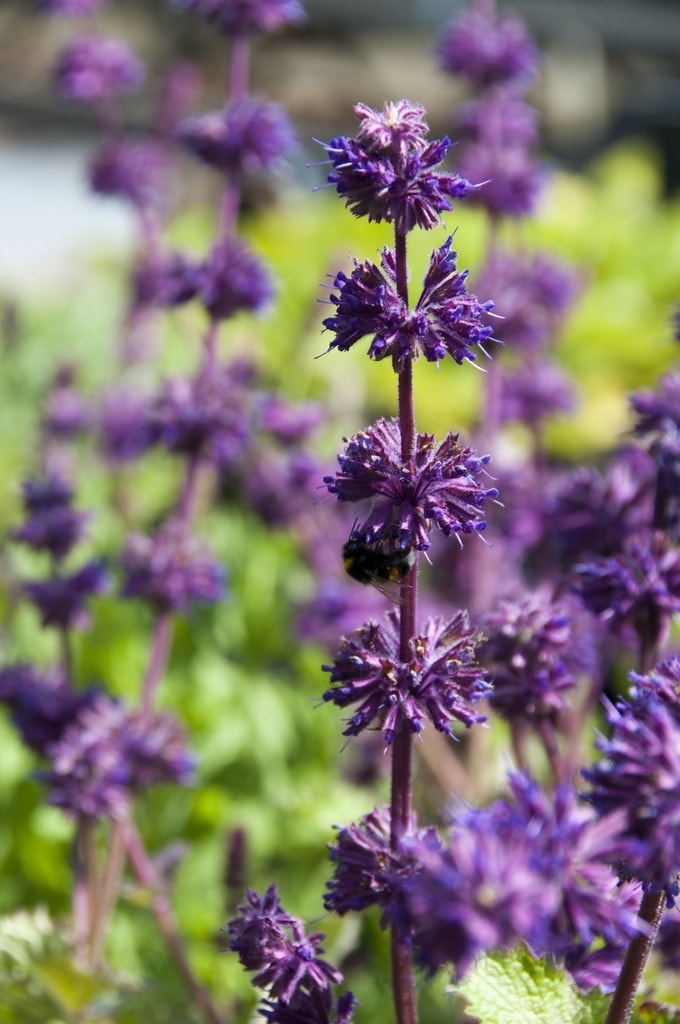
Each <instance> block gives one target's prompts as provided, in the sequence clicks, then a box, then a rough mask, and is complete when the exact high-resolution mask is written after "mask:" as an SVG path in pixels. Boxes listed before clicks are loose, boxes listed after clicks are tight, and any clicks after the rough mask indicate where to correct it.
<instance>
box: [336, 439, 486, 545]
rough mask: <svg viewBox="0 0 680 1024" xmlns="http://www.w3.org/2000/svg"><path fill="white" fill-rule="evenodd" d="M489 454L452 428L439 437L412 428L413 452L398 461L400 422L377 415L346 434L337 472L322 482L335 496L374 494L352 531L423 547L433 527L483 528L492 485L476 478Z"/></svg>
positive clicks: (454, 530)
mask: <svg viewBox="0 0 680 1024" xmlns="http://www.w3.org/2000/svg"><path fill="white" fill-rule="evenodd" d="M488 461H489V458H488V456H478V455H475V454H474V452H473V451H472V449H471V448H464V447H463V446H462V445H461V444H460V442H459V435H458V434H448V435H447V437H445V438H444V440H443V441H441V442H440V443H439V444H436V443H435V440H434V437H433V436H432V435H431V434H418V436H417V439H416V447H415V452H414V455H413V458H412V459H409V460H408V461H406V462H404V461H403V459H402V455H401V432H400V427H399V421H398V420H396V419H392V420H383V419H381V420H378V421H377V423H375V424H374V425H373V426H372V427H368V428H367V429H366V430H363V431H361V432H360V433H358V434H355V435H354V437H352V438H351V439H350V441H349V442H348V444H347V448H346V449H345V452H344V454H343V455H339V456H338V462H339V463H340V471H339V472H338V473H336V475H335V476H327V477H324V483H325V484H326V486H327V487H328V490H329V491H330V493H331V494H335V495H337V497H338V500H339V501H352V502H354V501H365V500H373V505H372V508H371V511H370V513H369V516H368V518H367V520H366V521H365V522H364V523H363V524H362V525H361V527H360V528H356V529H355V531H354V533H356V534H357V535H359V534H361V535H363V536H364V537H365V538H366V541H367V542H369V543H371V544H380V543H383V542H390V543H393V544H394V545H396V546H398V547H401V548H406V547H410V546H413V547H415V548H416V549H417V550H419V551H426V550H427V549H428V548H429V546H430V533H431V531H432V529H433V528H434V527H435V526H436V527H437V528H438V529H439V530H441V532H442V533H443V534H444V536H446V537H450V536H452V535H458V534H461V533H462V534H465V533H475V532H480V531H483V530H485V529H486V520H485V519H484V518H482V514H481V510H482V507H483V505H484V503H485V501H486V500H487V498H495V497H496V496H497V495H498V491H497V490H496V488H495V487H486V488H485V487H482V486H481V485H480V484H479V483H478V481H477V480H476V479H475V477H476V476H478V475H479V474H480V473H481V472H482V471H483V470H484V467H485V465H486V464H487V463H488Z"/></svg>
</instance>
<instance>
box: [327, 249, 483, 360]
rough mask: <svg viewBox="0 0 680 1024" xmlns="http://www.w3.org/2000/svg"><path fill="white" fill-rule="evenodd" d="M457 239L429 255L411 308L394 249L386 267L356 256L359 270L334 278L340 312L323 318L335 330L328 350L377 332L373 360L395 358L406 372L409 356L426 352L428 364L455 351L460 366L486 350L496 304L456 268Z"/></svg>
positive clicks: (385, 257) (342, 347) (334, 297)
mask: <svg viewBox="0 0 680 1024" xmlns="http://www.w3.org/2000/svg"><path fill="white" fill-rule="evenodd" d="M451 242H452V239H451V238H448V239H447V240H446V242H445V243H444V244H443V245H442V246H441V247H440V248H439V249H435V251H434V252H433V253H432V255H431V256H430V263H429V267H428V270H427V273H426V275H425V280H424V282H423V290H422V292H421V294H420V298H419V299H418V302H417V304H416V307H415V310H414V311H413V312H410V311H409V310H408V308H407V307H406V305H405V303H404V302H403V301H402V299H401V298H400V297H399V295H398V293H397V278H396V266H395V259H394V252H393V251H392V250H391V249H385V250H384V251H383V254H382V258H381V264H382V268H383V269H382V270H380V268H379V267H377V266H376V265H375V264H374V263H371V262H370V260H365V261H364V262H363V263H359V262H358V261H356V260H355V263H354V268H355V269H354V271H353V272H352V274H351V276H350V277H347V275H346V274H344V273H343V272H342V271H340V272H339V273H338V274H337V275H336V277H335V280H334V281H333V285H334V287H335V288H337V289H338V290H339V294H338V295H335V294H332V295H331V299H330V301H331V302H332V303H333V304H334V305H335V306H336V314H335V316H332V317H328V318H327V319H326V320H324V322H323V325H324V328H325V329H326V330H328V331H331V332H332V333H334V334H335V340H334V341H332V342H331V344H330V346H329V349H333V348H337V349H338V351H340V352H347V351H348V350H349V349H350V348H351V347H352V345H354V344H355V342H357V341H359V340H360V339H361V338H364V337H366V336H367V335H373V340H372V342H371V345H370V347H369V350H368V354H369V356H370V358H371V359H376V360H379V359H385V357H386V356H392V359H393V362H394V367H395V370H397V371H399V370H402V369H403V367H404V365H405V364H406V362H407V360H409V359H416V358H417V357H418V356H419V355H424V356H425V358H426V359H427V360H428V361H429V362H439V360H440V359H444V358H445V357H446V355H447V354H448V355H450V356H451V357H452V358H453V359H455V361H456V362H457V363H458V364H460V363H462V362H463V360H465V359H468V360H470V361H471V362H474V360H475V359H476V358H477V356H476V354H475V352H474V351H473V347H474V346H476V347H479V348H481V349H482V351H484V349H483V346H484V342H485V341H488V340H489V338H491V336H492V334H493V328H492V327H490V326H489V325H488V322H487V320H486V314H488V313H489V312H490V311H491V310H492V309H493V302H490V301H489V302H478V301H477V298H476V296H474V295H472V294H470V293H469V292H468V291H467V289H466V287H465V281H466V278H467V276H468V272H467V271H463V272H462V273H461V272H459V271H458V269H457V267H456V260H457V253H456V252H455V251H454V250H452V248H451Z"/></svg>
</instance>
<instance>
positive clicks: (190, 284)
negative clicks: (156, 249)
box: [132, 252, 200, 307]
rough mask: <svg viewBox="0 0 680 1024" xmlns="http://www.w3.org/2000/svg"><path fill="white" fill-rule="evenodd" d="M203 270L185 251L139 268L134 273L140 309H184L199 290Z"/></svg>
mask: <svg viewBox="0 0 680 1024" xmlns="http://www.w3.org/2000/svg"><path fill="white" fill-rule="evenodd" d="M199 282H200V268H199V266H198V265H197V264H196V263H195V262H194V261H193V260H191V259H190V258H189V257H188V256H185V255H184V253H181V252H171V253H168V255H167V256H165V257H163V258H162V259H156V260H153V261H152V262H150V263H146V264H140V265H139V266H137V267H135V269H134V271H133V274H132V291H133V296H134V299H133V301H134V304H135V305H137V306H167V307H173V306H181V305H183V304H184V303H185V302H189V300H190V299H193V298H194V296H195V295H196V293H197V291H198V286H199Z"/></svg>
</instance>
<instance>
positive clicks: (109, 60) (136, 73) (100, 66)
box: [55, 36, 144, 103]
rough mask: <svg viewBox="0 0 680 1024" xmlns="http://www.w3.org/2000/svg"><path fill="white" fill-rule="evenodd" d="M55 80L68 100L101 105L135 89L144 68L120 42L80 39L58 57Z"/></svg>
mask: <svg viewBox="0 0 680 1024" xmlns="http://www.w3.org/2000/svg"><path fill="white" fill-rule="evenodd" d="M55 78H56V83H57V89H58V90H59V92H60V93H61V94H62V96H65V97H66V98H67V99H70V100H79V101H80V102H81V103H102V102H107V101H110V100H112V99H113V98H114V97H116V96H120V95H121V94H122V93H126V92H134V91H135V90H136V89H138V88H139V86H140V85H141V84H142V82H143V80H144V67H143V65H142V63H141V62H140V61H139V60H138V59H137V58H136V57H135V56H134V54H132V53H131V52H130V50H129V49H128V47H127V46H126V45H125V44H124V43H122V42H121V41H120V40H119V39H102V38H100V37H99V36H80V37H79V38H77V39H75V40H74V41H73V42H72V43H71V44H70V46H68V47H67V48H66V50H64V52H63V53H62V54H61V56H60V58H59V61H58V63H57V67H56V69H55Z"/></svg>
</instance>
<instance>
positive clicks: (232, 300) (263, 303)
mask: <svg viewBox="0 0 680 1024" xmlns="http://www.w3.org/2000/svg"><path fill="white" fill-rule="evenodd" d="M199 296H200V299H201V301H202V303H203V305H204V306H205V308H206V309H207V311H208V313H209V314H210V316H211V317H212V318H213V320H228V319H229V318H230V317H232V316H235V314H236V313H240V312H247V313H264V312H265V310H266V308H267V307H268V306H269V304H270V303H271V301H272V299H273V297H274V284H273V282H272V279H271V277H270V275H269V272H268V270H267V269H266V268H265V266H264V264H263V263H262V262H261V260H260V259H258V257H257V256H255V255H254V253H252V252H251V251H250V249H249V248H248V246H247V245H246V244H245V243H244V242H241V241H239V240H237V239H230V240H229V241H226V242H220V243H219V244H218V245H216V246H215V248H214V249H213V250H212V252H211V254H210V256H209V257H208V259H207V260H206V262H205V264H204V266H203V268H202V270H201V274H200V278H199Z"/></svg>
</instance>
